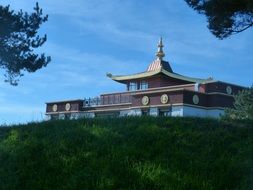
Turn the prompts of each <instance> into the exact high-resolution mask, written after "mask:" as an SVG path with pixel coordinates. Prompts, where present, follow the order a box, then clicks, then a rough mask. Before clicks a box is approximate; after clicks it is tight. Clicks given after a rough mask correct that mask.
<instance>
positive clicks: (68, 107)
mask: <svg viewBox="0 0 253 190" xmlns="http://www.w3.org/2000/svg"><path fill="white" fill-rule="evenodd" d="M70 109H71V105H70V103H66V105H65V110H66V111H69V110H70Z"/></svg>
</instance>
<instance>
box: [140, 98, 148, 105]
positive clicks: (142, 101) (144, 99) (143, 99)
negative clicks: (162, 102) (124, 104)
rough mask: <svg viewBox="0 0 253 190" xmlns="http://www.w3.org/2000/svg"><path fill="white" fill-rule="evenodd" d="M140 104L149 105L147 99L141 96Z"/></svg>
mask: <svg viewBox="0 0 253 190" xmlns="http://www.w3.org/2000/svg"><path fill="white" fill-rule="evenodd" d="M141 103H142V104H143V105H144V106H146V105H148V103H149V97H147V96H143V97H142V99H141Z"/></svg>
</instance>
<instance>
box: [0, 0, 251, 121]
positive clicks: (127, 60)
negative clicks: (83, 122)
mask: <svg viewBox="0 0 253 190" xmlns="http://www.w3.org/2000/svg"><path fill="white" fill-rule="evenodd" d="M35 3H36V1H34V0H0V5H4V6H5V5H8V4H10V6H11V9H14V10H20V9H22V10H24V11H28V12H31V11H32V9H33V7H34V6H35ZM39 5H40V7H42V8H43V12H44V13H46V14H48V15H49V20H48V21H47V22H46V23H44V24H43V26H42V28H41V30H40V33H41V34H45V33H46V34H47V36H48V40H47V42H46V43H45V45H44V46H43V47H42V48H41V49H40V50H39V51H41V52H45V53H46V54H47V55H50V56H51V57H52V62H51V63H49V65H48V66H47V67H45V68H42V69H41V70H39V71H37V72H36V73H32V74H29V73H25V76H24V77H22V78H21V79H20V82H19V85H18V86H16V87H14V86H10V85H9V84H8V83H5V82H4V77H3V73H4V71H1V70H0V105H1V106H0V125H3V124H13V123H15V124H17V123H26V122H31V121H39V120H42V119H43V118H44V114H45V108H46V105H45V102H50V101H56V100H69V99H83V98H84V97H94V96H99V95H100V94H101V93H107V92H115V91H124V90H125V87H124V86H123V85H122V84H119V83H116V82H114V81H111V80H110V79H108V78H107V77H106V73H107V72H110V73H113V74H118V75H121V74H122V75H124V74H131V73H137V72H142V71H145V70H146V68H147V67H148V65H149V64H150V63H151V62H152V61H153V60H154V59H155V52H156V50H157V42H158V39H159V37H160V36H162V37H163V41H164V46H165V47H164V52H165V54H166V57H165V58H164V59H165V60H167V61H169V62H170V64H171V67H172V68H173V70H174V71H175V72H177V73H180V74H182V75H186V76H191V77H198V78H208V77H210V76H212V77H213V78H214V79H216V80H220V81H225V82H229V83H235V84H238V85H242V86H251V85H252V83H253V77H252V76H253V43H252V42H253V29H252V28H250V29H249V30H246V31H245V32H243V33H240V34H237V35H234V36H231V37H230V38H228V39H224V40H218V39H217V38H215V37H214V36H213V35H212V34H211V33H210V31H209V30H208V28H207V27H206V26H207V22H206V18H205V17H204V16H203V15H199V14H197V13H196V12H195V11H193V10H192V9H191V8H189V7H188V6H187V5H186V3H185V2H184V1H183V0H181V1H179V0H169V1H165V0H157V1H149V0H145V1H144V0H140V1H134V0H109V1H108V0H65V1H59V0H43V1H39Z"/></svg>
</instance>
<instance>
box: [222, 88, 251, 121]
mask: <svg viewBox="0 0 253 190" xmlns="http://www.w3.org/2000/svg"><path fill="white" fill-rule="evenodd" d="M225 117H227V118H231V119H251V120H253V85H252V87H251V88H249V89H246V90H242V91H240V92H239V93H238V94H237V95H235V102H234V108H230V109H227V110H225Z"/></svg>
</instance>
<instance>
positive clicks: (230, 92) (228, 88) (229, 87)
mask: <svg viewBox="0 0 253 190" xmlns="http://www.w3.org/2000/svg"><path fill="white" fill-rule="evenodd" d="M226 91H227V94H232V88H231V86H227V88H226Z"/></svg>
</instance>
